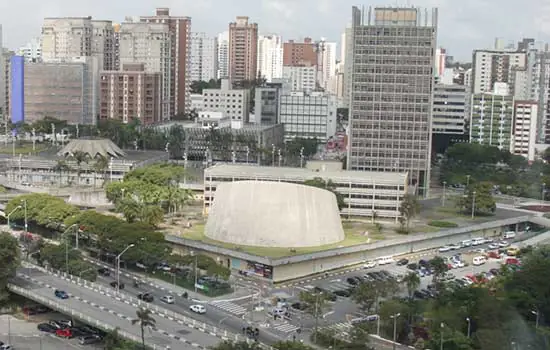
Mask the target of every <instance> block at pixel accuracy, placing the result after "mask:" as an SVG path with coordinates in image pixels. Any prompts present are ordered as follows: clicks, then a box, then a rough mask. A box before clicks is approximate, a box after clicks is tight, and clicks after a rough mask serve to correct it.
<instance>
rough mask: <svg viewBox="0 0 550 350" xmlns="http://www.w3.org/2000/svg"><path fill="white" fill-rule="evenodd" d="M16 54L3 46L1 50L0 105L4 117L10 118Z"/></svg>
mask: <svg viewBox="0 0 550 350" xmlns="http://www.w3.org/2000/svg"><path fill="white" fill-rule="evenodd" d="M14 55H15V53H14V52H13V51H9V50H7V49H4V48H2V51H1V52H0V56H2V57H1V58H0V62H1V64H2V66H0V74H1V75H2V76H1V77H0V84H2V86H1V87H0V93H1V95H0V105H1V107H2V116H3V119H4V120H5V119H8V117H9V116H10V115H11V108H10V105H11V58H12V57H13V56H14Z"/></svg>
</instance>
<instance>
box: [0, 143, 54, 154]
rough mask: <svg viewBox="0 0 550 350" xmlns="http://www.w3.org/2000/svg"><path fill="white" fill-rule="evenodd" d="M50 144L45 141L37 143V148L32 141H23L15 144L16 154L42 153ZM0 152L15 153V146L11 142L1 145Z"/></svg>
mask: <svg viewBox="0 0 550 350" xmlns="http://www.w3.org/2000/svg"><path fill="white" fill-rule="evenodd" d="M48 147H49V145H47V144H44V143H36V145H35V150H33V149H32V143H23V144H16V145H15V154H29V153H40V152H42V151H44V150H46V149H47V148H48ZM0 154H13V148H12V145H11V144H10V143H8V144H7V145H2V146H0Z"/></svg>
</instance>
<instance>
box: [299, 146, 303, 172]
mask: <svg viewBox="0 0 550 350" xmlns="http://www.w3.org/2000/svg"><path fill="white" fill-rule="evenodd" d="M303 167H304V147H302V148H300V168H303Z"/></svg>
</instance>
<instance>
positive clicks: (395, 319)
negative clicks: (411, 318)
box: [390, 312, 401, 350]
mask: <svg viewBox="0 0 550 350" xmlns="http://www.w3.org/2000/svg"><path fill="white" fill-rule="evenodd" d="M399 316H401V314H400V313H399V312H398V313H396V314H394V315H391V316H390V318H392V319H393V350H395V348H396V345H397V344H396V341H397V318H398V317H399Z"/></svg>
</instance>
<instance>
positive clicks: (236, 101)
mask: <svg viewBox="0 0 550 350" xmlns="http://www.w3.org/2000/svg"><path fill="white" fill-rule="evenodd" d="M202 97H203V111H212V112H222V113H223V114H224V115H225V116H226V117H227V118H230V119H231V120H235V121H241V122H243V123H248V122H249V116H250V114H249V113H250V90H248V89H233V88H232V87H231V84H230V82H229V80H227V79H222V85H221V87H220V88H219V89H204V90H203V91H202Z"/></svg>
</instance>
